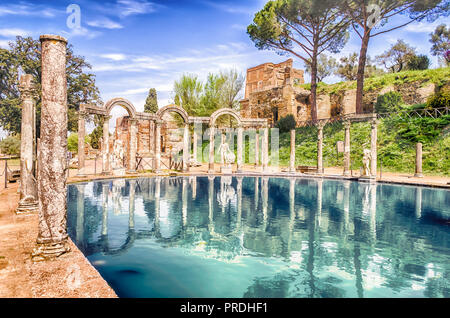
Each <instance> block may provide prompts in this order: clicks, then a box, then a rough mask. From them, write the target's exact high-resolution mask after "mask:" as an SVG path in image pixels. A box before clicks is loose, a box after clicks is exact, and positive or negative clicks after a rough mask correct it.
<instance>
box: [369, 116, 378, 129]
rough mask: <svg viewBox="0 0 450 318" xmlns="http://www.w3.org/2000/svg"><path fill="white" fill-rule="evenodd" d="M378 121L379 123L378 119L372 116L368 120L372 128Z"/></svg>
mask: <svg viewBox="0 0 450 318" xmlns="http://www.w3.org/2000/svg"><path fill="white" fill-rule="evenodd" d="M379 123H380V121H379V120H378V119H377V118H373V119H372V120H371V121H370V124H371V126H372V129H374V128H376V127H377V126H378V124H379Z"/></svg>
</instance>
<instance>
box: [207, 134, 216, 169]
mask: <svg viewBox="0 0 450 318" xmlns="http://www.w3.org/2000/svg"><path fill="white" fill-rule="evenodd" d="M214 134H215V128H214V127H209V167H208V173H214Z"/></svg>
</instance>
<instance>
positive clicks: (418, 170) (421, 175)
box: [414, 142, 423, 178]
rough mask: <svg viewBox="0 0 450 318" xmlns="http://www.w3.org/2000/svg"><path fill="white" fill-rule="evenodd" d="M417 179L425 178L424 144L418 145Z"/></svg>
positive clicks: (415, 175)
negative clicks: (423, 171)
mask: <svg viewBox="0 0 450 318" xmlns="http://www.w3.org/2000/svg"><path fill="white" fill-rule="evenodd" d="M414 177H416V178H423V173H422V143H420V142H419V143H417V144H416V173H415V174H414Z"/></svg>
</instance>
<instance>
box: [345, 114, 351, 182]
mask: <svg viewBox="0 0 450 318" xmlns="http://www.w3.org/2000/svg"><path fill="white" fill-rule="evenodd" d="M350 126H351V122H350V121H349V120H347V121H345V122H344V128H345V137H344V176H345V177H349V176H350Z"/></svg>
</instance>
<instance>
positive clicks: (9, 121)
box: [0, 36, 101, 136]
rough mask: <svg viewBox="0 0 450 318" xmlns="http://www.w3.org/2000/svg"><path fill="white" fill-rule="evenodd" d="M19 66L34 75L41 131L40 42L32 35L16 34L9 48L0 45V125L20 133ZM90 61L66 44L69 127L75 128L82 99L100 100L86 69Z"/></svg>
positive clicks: (94, 101) (37, 125)
mask: <svg viewBox="0 0 450 318" xmlns="http://www.w3.org/2000/svg"><path fill="white" fill-rule="evenodd" d="M19 69H22V71H23V72H24V73H26V74H31V75H33V78H34V83H35V93H36V128H37V130H36V131H37V135H38V136H39V133H40V111H41V95H40V94H41V88H40V83H41V44H40V41H39V40H34V39H32V38H31V37H26V38H23V37H20V36H18V37H16V40H15V41H14V42H10V43H9V49H0V126H1V127H3V128H4V129H5V130H6V131H9V132H13V133H19V132H20V125H21V110H20V93H19V89H18V79H19ZM89 69H91V65H90V64H89V63H87V62H86V61H85V59H84V57H81V56H77V55H75V54H74V52H73V47H72V45H68V46H67V54H66V74H67V103H68V109H69V111H68V129H69V131H77V130H78V115H77V111H78V108H79V105H80V104H81V103H101V99H100V94H99V90H98V88H97V87H96V84H95V75H94V74H92V73H88V72H87V70H89Z"/></svg>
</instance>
